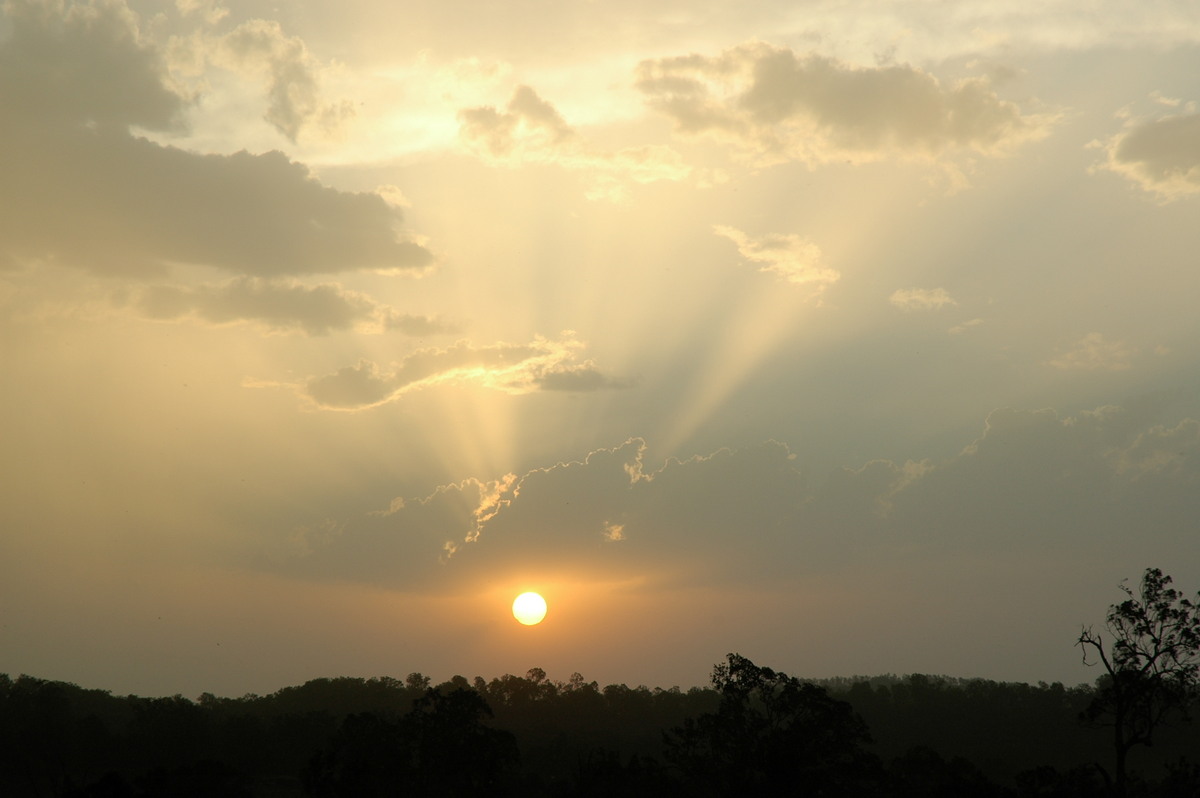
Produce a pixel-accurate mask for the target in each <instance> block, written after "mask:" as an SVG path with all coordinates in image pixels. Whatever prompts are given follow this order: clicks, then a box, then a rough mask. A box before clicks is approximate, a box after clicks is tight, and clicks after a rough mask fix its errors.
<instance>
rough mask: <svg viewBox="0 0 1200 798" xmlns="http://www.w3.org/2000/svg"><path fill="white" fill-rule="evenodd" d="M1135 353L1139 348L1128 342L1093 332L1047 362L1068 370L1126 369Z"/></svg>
mask: <svg viewBox="0 0 1200 798" xmlns="http://www.w3.org/2000/svg"><path fill="white" fill-rule="evenodd" d="M1135 354H1137V350H1136V349H1134V348H1133V347H1131V346H1129V345H1128V344H1125V343H1124V342H1122V341H1108V340H1105V338H1104V335H1103V334H1101V333H1098V332H1093V333H1088V334H1087V335H1085V336H1083V337H1082V338H1080V339H1079V340H1078V341H1076V342H1075V343H1073V344H1071V345H1070V346H1068V347H1067V348H1066V349H1064V350H1061V351H1060V352H1059V353H1058V354H1057V355H1055V356H1054V357H1053V358H1051V359H1050V360H1048V361H1046V362H1047V364H1048V365H1051V366H1054V367H1055V368H1058V369H1064V370H1067V371H1124V370H1125V369H1128V368H1129V367H1130V366H1131V365H1133V356H1134V355H1135Z"/></svg>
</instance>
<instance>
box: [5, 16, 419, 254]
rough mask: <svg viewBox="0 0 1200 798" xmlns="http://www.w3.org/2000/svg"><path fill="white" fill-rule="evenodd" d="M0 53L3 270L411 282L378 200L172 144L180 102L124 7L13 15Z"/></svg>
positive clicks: (394, 214) (409, 245)
mask: <svg viewBox="0 0 1200 798" xmlns="http://www.w3.org/2000/svg"><path fill="white" fill-rule="evenodd" d="M5 8H6V13H7V15H8V17H9V18H10V20H11V22H12V30H11V33H10V35H9V36H8V37H7V38H6V39H5V40H4V41H3V42H0V107H3V108H4V113H3V115H0V150H3V151H4V152H6V153H9V154H10V157H9V158H7V159H6V170H5V176H4V181H3V183H2V184H0V259H5V260H8V261H10V262H36V261H39V260H44V259H56V260H59V261H62V262H64V263H67V264H71V265H78V266H82V267H85V268H90V269H93V270H95V271H98V272H101V273H106V274H130V273H135V274H152V273H160V274H161V273H162V272H163V271H164V270H165V269H166V268H167V267H168V266H169V265H170V264H174V263H193V264H204V265H209V266H214V267H217V268H221V269H225V270H227V271H231V272H237V273H242V274H246V275H256V276H272V275H298V274H315V273H334V272H343V271H349V270H355V269H380V270H419V269H424V268H426V267H428V266H429V265H430V264H431V263H432V257H431V255H430V253H429V251H428V250H427V249H425V248H424V247H423V246H421V245H420V244H418V243H415V242H413V241H410V240H405V239H404V238H402V237H401V236H400V235H399V233H398V230H399V225H400V222H401V216H400V212H399V211H398V209H397V208H395V207H393V206H392V205H389V204H388V203H387V202H385V201H384V199H383V198H382V197H380V196H378V195H376V194H367V193H361V194H355V193H347V192H342V191H337V190H334V189H332V188H329V187H326V186H323V185H321V184H320V183H319V182H317V180H315V179H314V178H313V176H312V175H311V174H310V173H309V171H308V169H307V168H306V167H304V166H303V165H301V164H298V163H295V162H292V161H289V160H288V159H287V157H285V156H284V155H282V154H281V153H278V152H271V153H265V154H262V155H252V154H249V153H246V152H240V153H236V154H234V155H199V154H196V153H192V152H186V151H183V150H180V149H175V148H172V147H164V146H160V145H158V144H155V143H152V142H150V141H148V140H146V139H144V138H139V137H136V136H135V135H133V134H132V133H131V132H130V130H131V128H132V127H140V128H144V129H148V130H156V131H170V130H171V129H173V127H175V126H177V125H178V121H177V120H178V118H179V114H180V111H181V110H182V109H183V107H184V100H183V98H181V97H180V96H179V95H178V94H176V93H174V92H173V91H172V90H171V89H170V88H169V87H168V86H167V85H166V82H165V75H166V71H165V68H164V66H163V64H162V62H161V58H160V57H159V56H158V54H157V53H156V51H155V50H154V48H153V47H151V46H150V45H148V44H146V43H145V42H143V41H142V40H141V39H140V38H139V35H138V28H137V20H136V17H135V16H134V15H133V14H132V12H130V11H129V10H128V9H127V8H125V6H124V5H123V4H121V3H119V2H113V3H103V4H96V5H91V4H89V5H82V4H76V3H68V4H57V3H35V2H29V1H28V0H23V1H22V2H17V3H13V4H9V5H7V6H6V7H5Z"/></svg>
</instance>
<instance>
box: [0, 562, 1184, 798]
mask: <svg viewBox="0 0 1200 798" xmlns="http://www.w3.org/2000/svg"><path fill="white" fill-rule="evenodd" d="M1126 592H1127V595H1128V600H1127V601H1125V602H1123V603H1121V604H1118V605H1114V607H1113V608H1112V610H1111V611H1110V615H1109V619H1108V625H1107V627H1106V628H1107V629H1108V630H1109V632H1108V633H1107V637H1106V639H1105V640H1104V641H1102V640H1101V638H1100V637H1099V635H1096V634H1094V633H1093V632H1091V630H1085V632H1084V634H1083V635H1082V636H1081V638H1080V643H1081V645H1084V646H1085V648H1086V647H1088V646H1092V645H1093V644H1092V642H1091V641H1092V640H1095V645H1094V646H1093V654H1094V655H1096V656H1098V657H1099V658H1100V661H1101V662H1102V663H1104V664H1105V671H1106V672H1105V674H1104V675H1103V676H1102V677H1101V678H1100V679H1099V680H1098V681H1097V684H1096V685H1095V686H1091V687H1089V686H1080V687H1074V688H1067V687H1064V686H1063V685H1061V684H1049V685H1048V684H1044V683H1043V684H1038V685H1026V684H1004V683H998V682H990V681H984V680H961V679H949V678H945V677H936V676H922V675H912V676H906V677H902V678H901V677H895V676H889V677H876V678H872V679H865V678H854V679H838V680H829V681H826V682H822V683H814V682H808V681H802V680H800V679H796V678H793V677H791V676H788V675H787V674H783V673H779V672H776V671H773V670H771V669H770V668H766V667H760V666H758V665H755V664H754V663H753V662H751V661H750V660H748V659H746V658H744V657H741V656H738V655H736V654H731V655H729V657H728V658H727V660H726V661H725V662H723V663H720V664H718V665H717V666H716V667H715V668H714V671H713V679H712V687H711V688H705V689H699V688H696V689H691V690H687V691H681V690H679V689H678V688H671V689H669V690H662V689H657V688H656V689H650V688H648V687H644V686H638V687H632V688H631V687H628V686H626V685H608V686H607V687H604V688H601V687H600V686H599V685H598V684H596V683H595V682H588V681H586V680H585V679H584V678H583V677H582V676H580V675H579V674H573V675H572V676H571V678H570V679H569V680H568V681H566V682H557V681H553V680H550V679H548V678H547V677H546V674H545V672H544V671H542V670H541V669H539V668H534V669H532V670H530V671H529V672H528V673H527V674H526V675H525V676H513V675H511V674H508V675H504V676H501V677H499V678H496V679H492V680H491V681H486V680H484V679H482V678H480V677H476V678H475V679H474V680H471V681H468V680H467V679H466V678H464V677H462V676H455V677H454V678H452V679H450V680H449V681H448V682H446V683H444V684H441V685H437V686H434V687H431V685H430V680H429V679H428V678H426V677H425V676H423V675H421V674H419V673H413V674H409V676H408V677H407V678H405V679H403V680H400V679H395V678H391V677H382V678H375V679H357V678H338V679H316V680H313V681H310V682H307V683H305V684H303V685H300V686H297V687H288V688H285V689H282V690H279V691H278V692H276V693H273V694H271V695H268V696H258V695H246V696H243V697H241V698H220V697H216V696H213V695H211V694H204V695H202V696H200V697H199V699H198V700H196V701H191V700H189V699H186V698H184V697H182V696H172V697H166V698H140V697H137V696H127V697H117V696H113V695H110V694H109V693H107V692H104V691H101V690H87V689H83V688H80V687H77V686H75V685H72V684H65V683H61V682H50V681H45V680H41V679H36V678H33V677H29V676H21V677H19V678H17V679H15V680H13V679H10V678H9V677H8V676H5V675H3V674H0V796H3V798H10V797H11V798H24V796H39V798H41V797H42V796H55V797H60V796H65V797H67V798H157V797H158V796H179V797H180V798H193V797H199V796H221V798H251V797H253V798H258V797H259V796H262V797H264V798H284V797H285V796H297V797H299V796H306V795H307V796H325V797H328V798H331V797H333V796H362V798H370V797H371V796H398V795H406V796H407V795H414V796H462V795H472V796H474V795H488V796H500V797H501V798H503V796H521V798H540V797H541V796H547V797H548V798H569V797H571V796H587V797H588V798H599V797H600V796H622V797H623V798H625V797H628V798H639V797H640V796H659V795H679V796H701V797H707V796H726V795H738V796H755V795H770V796H859V795H864V796H866V795H869V796H878V798H916V796H921V797H922V798H939V797H940V796H947V797H948V796H961V797H962V798H975V797H978V798H1010V797H1011V798H1084V796H1087V797H1088V798H1093V797H1094V796H1102V795H1104V794H1105V793H1106V792H1116V793H1118V794H1121V792H1122V791H1123V794H1124V795H1126V796H1129V797H1130V798H1200V759H1198V757H1200V724H1189V723H1183V722H1176V721H1182V720H1183V719H1185V718H1186V717H1187V716H1188V715H1189V714H1194V710H1195V709H1197V708H1198V706H1197V695H1196V692H1195V691H1194V690H1193V689H1192V688H1193V686H1194V684H1195V677H1196V667H1195V666H1196V659H1195V653H1196V651H1195V637H1194V636H1193V633H1192V632H1191V631H1188V630H1195V629H1196V624H1195V619H1196V617H1197V615H1196V612H1197V610H1196V605H1195V604H1194V603H1192V602H1190V601H1188V600H1186V599H1184V598H1183V597H1182V596H1181V595H1179V594H1178V593H1177V592H1175V591H1174V590H1172V589H1171V588H1170V579H1169V577H1165V576H1162V575H1161V573H1160V572H1157V571H1148V572H1147V575H1146V577H1145V578H1144V579H1143V583H1142V589H1141V591H1140V592H1139V593H1138V594H1137V595H1135V594H1134V593H1133V592H1132V591H1128V590H1127V591H1126ZM1135 671H1136V673H1137V674H1140V675H1138V676H1132V675H1129V674H1130V673H1134V672H1135ZM1123 674H1124V675H1123ZM1154 679H1158V680H1159V681H1158V682H1157V683H1153V680H1154ZM1145 680H1151V682H1152V683H1150V684H1147V683H1146V682H1145ZM1139 702H1141V703H1139ZM1122 713H1124V714H1122ZM1080 717H1083V718H1085V719H1087V720H1088V721H1090V723H1091V725H1089V724H1083V725H1081V724H1080V723H1079V719H1080ZM1122 718H1124V721H1122V720H1121V719H1122ZM1168 721H1170V722H1168ZM1103 724H1108V725H1103ZM1115 730H1120V732H1119V735H1118V736H1116V737H1114V734H1117V732H1116V731H1115ZM1114 740H1120V741H1122V744H1127V745H1126V749H1125V750H1126V752H1127V753H1128V752H1129V751H1132V750H1136V752H1137V756H1136V757H1134V756H1129V757H1127V760H1128V761H1127V762H1125V763H1123V764H1122V765H1121V766H1120V770H1118V771H1117V772H1119V773H1121V774H1123V775H1122V776H1121V782H1120V784H1119V785H1118V784H1117V783H1116V780H1115V779H1114V778H1112V776H1111V774H1109V773H1108V771H1106V770H1103V769H1101V768H1099V767H1097V766H1096V763H1097V762H1101V761H1105V760H1106V759H1107V758H1110V757H1111V753H1112V751H1113V744H1114ZM1151 741H1152V742H1153V746H1152V747H1151V746H1149V745H1147V744H1143V743H1149V742H1151ZM1106 776H1108V779H1107V783H1106V778H1105V777H1106Z"/></svg>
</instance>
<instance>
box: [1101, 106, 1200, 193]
mask: <svg viewBox="0 0 1200 798" xmlns="http://www.w3.org/2000/svg"><path fill="white" fill-rule="evenodd" d="M1105 150H1106V152H1107V156H1108V159H1107V161H1106V162H1105V163H1104V164H1103V168H1105V169H1108V170H1109V171H1112V172H1115V173H1117V174H1119V175H1121V176H1123V177H1125V178H1127V179H1129V180H1132V181H1133V182H1134V183H1136V184H1137V185H1138V186H1140V187H1141V188H1142V190H1143V191H1147V192H1150V193H1153V194H1156V195H1157V196H1158V197H1159V198H1160V199H1161V200H1162V201H1164V202H1171V201H1173V200H1177V199H1182V198H1184V197H1188V196H1191V195H1193V194H1196V193H1200V113H1195V112H1191V113H1184V114H1177V115H1172V116H1166V117H1162V118H1160V119H1153V120H1137V121H1134V122H1133V123H1131V124H1130V126H1129V127H1128V129H1127V130H1126V131H1125V132H1123V133H1120V134H1119V135H1117V136H1114V137H1113V138H1112V139H1111V140H1110V141H1109V142H1108V144H1107V145H1106V146H1105Z"/></svg>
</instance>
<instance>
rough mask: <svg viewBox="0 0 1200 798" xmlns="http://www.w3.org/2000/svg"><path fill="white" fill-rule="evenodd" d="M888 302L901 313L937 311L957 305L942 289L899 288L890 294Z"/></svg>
mask: <svg viewBox="0 0 1200 798" xmlns="http://www.w3.org/2000/svg"><path fill="white" fill-rule="evenodd" d="M888 302H891V303H892V304H893V305H894V306H896V307H898V308H900V310H903V311H914V310H918V311H919V310H938V309H939V308H944V307H953V306H955V305H957V304H958V302H956V301H955V300H954V298H953V297H952V296H950V295H949V294H948V293H946V289H944V288H900V289H897V290H896V291H893V292H892V295H891V296H890V297H888Z"/></svg>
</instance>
